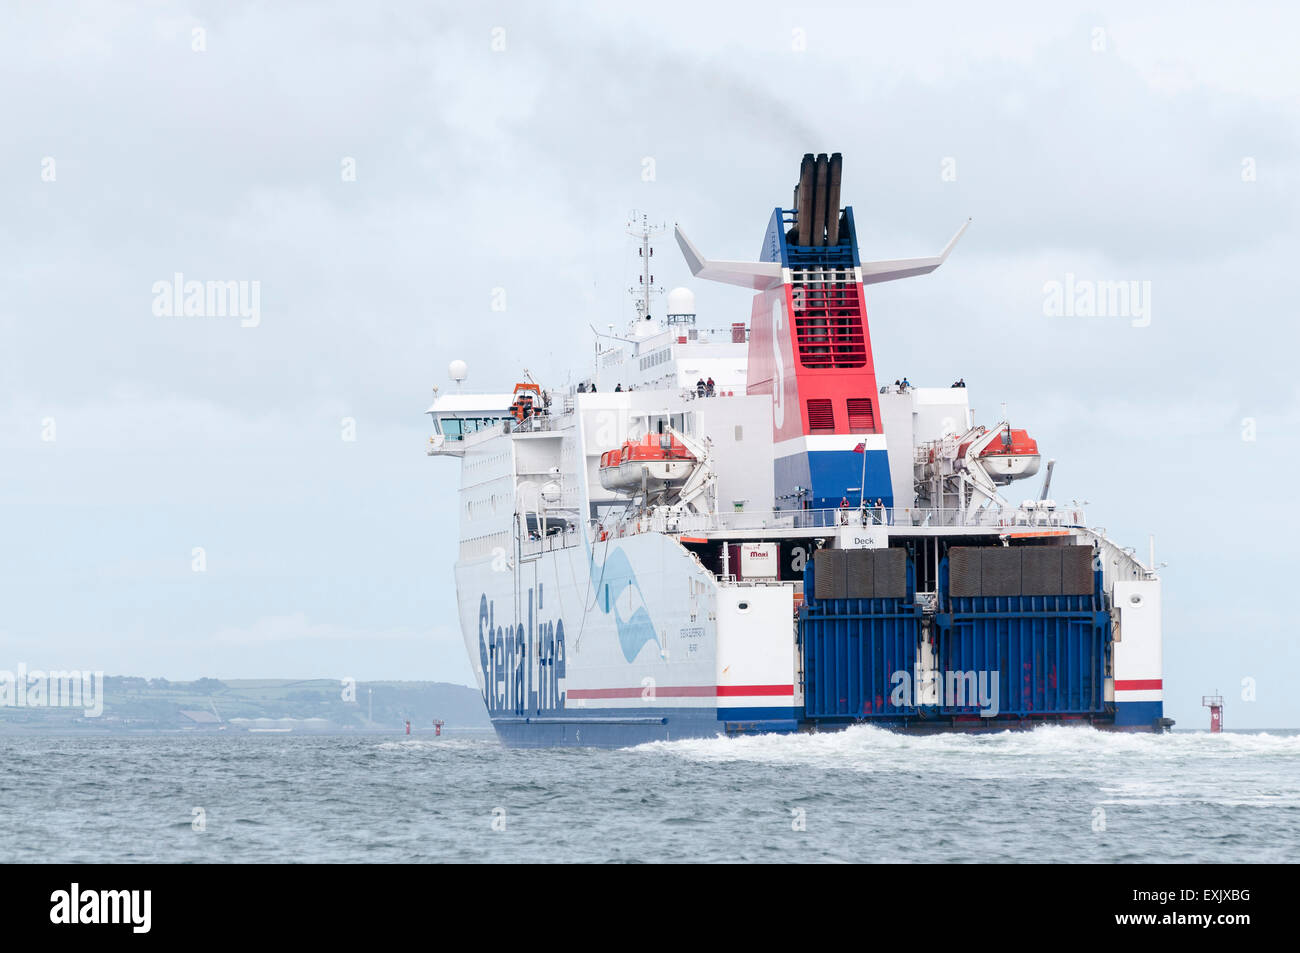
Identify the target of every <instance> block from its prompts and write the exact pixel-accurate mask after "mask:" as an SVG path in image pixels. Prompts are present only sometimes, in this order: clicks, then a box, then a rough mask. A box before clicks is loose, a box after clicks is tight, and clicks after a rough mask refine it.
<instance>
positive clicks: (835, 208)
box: [826, 152, 844, 245]
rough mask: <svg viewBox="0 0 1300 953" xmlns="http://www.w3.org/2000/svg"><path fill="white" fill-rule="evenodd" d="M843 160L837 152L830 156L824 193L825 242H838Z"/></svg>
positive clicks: (831, 243)
mask: <svg viewBox="0 0 1300 953" xmlns="http://www.w3.org/2000/svg"><path fill="white" fill-rule="evenodd" d="M843 168H844V160H843V159H842V158H841V156H840V154H839V153H838V152H836V153H834V154H833V155H832V156H831V167H830V176H831V180H830V191H829V192H828V193H827V195H826V244H827V245H838V244H839V243H840V175H841V173H842V172H843Z"/></svg>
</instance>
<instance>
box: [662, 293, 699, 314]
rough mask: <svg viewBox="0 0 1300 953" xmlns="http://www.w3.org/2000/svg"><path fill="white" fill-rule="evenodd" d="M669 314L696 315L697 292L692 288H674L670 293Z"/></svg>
mask: <svg viewBox="0 0 1300 953" xmlns="http://www.w3.org/2000/svg"><path fill="white" fill-rule="evenodd" d="M668 313H669V314H694V313H695V292H694V291H692V290H691V289H690V288H674V289H673V290H672V291H670V292H668Z"/></svg>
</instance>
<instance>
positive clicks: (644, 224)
mask: <svg viewBox="0 0 1300 953" xmlns="http://www.w3.org/2000/svg"><path fill="white" fill-rule="evenodd" d="M638 216H639V217H640V221H638V220H637V218H638ZM663 229H664V226H663V225H651V224H650V216H648V215H646V213H644V212H636V211H633V212H632V214H631V216H630V217H629V220H628V223H627V233H628V234H629V235H631V236H632V237H633V238H635V239H638V240H639V241H640V243H641V244H640V247H639V248H638V249H637V254H638V255H640V256H641V274H640V275H638V276H637V283H636V284H635V285H633V286H632V287H630V288H628V289H627V290H628V293H629V294H631V295H632V297H633V298H634V299H635V300H636V316H637V320H638V322H640V321H644V320H646V319H647V318H648V317H649V316H650V298H651V296H652V295H658V294H663V292H664V289H663V288H662V287H661V286H656V285H655V276H654V275H652V274H651V273H650V259H651V258H653V257H654V253H655V250H654V247H653V246H652V245H651V244H650V238H651V236H652V235H653V234H654V233H655V232H660V231H663Z"/></svg>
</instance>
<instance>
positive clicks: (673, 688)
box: [566, 685, 794, 698]
mask: <svg viewBox="0 0 1300 953" xmlns="http://www.w3.org/2000/svg"><path fill="white" fill-rule="evenodd" d="M566 694H567V696H568V697H569V698H641V697H645V698H715V697H716V698H731V697H736V696H758V695H789V696H792V697H793V695H794V686H793V685H670V686H667V687H664V688H658V687H656V688H649V687H644V688H642V687H639V686H638V687H636V688H574V689H570V690H569V691H568V692H567V693H566Z"/></svg>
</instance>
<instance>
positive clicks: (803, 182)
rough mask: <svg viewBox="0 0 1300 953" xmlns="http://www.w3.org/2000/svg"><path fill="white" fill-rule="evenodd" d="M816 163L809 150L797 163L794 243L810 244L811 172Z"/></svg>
mask: <svg viewBox="0 0 1300 953" xmlns="http://www.w3.org/2000/svg"><path fill="white" fill-rule="evenodd" d="M816 165H817V163H816V162H815V161H814V159H813V154H812V153H811V152H809V153H806V154H805V155H804V157H803V162H801V163H799V184H798V186H796V187H795V191H794V195H795V218H796V222H795V234H794V243H795V244H796V245H810V244H812V238H811V236H812V214H813V212H812V201H813V172H814V170H815V168H816Z"/></svg>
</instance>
